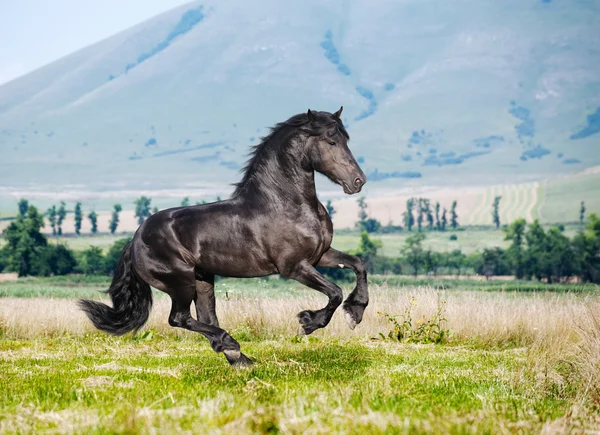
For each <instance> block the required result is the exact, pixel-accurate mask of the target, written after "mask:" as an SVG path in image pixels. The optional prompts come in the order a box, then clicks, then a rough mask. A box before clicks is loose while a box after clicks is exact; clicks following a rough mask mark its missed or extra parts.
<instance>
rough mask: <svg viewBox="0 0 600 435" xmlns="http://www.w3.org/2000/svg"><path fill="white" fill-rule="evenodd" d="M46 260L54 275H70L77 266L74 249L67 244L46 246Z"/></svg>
mask: <svg viewBox="0 0 600 435" xmlns="http://www.w3.org/2000/svg"><path fill="white" fill-rule="evenodd" d="M46 262H47V265H48V268H49V269H50V271H51V272H52V274H54V275H68V274H69V273H71V272H73V271H74V270H75V267H76V266H77V260H75V256H74V255H73V251H71V250H70V249H69V248H67V247H66V246H65V245H48V246H47V247H46Z"/></svg>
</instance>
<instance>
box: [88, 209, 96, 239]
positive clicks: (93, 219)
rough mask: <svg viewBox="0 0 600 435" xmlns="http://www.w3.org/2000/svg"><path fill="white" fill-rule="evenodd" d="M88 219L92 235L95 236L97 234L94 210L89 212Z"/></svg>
mask: <svg viewBox="0 0 600 435" xmlns="http://www.w3.org/2000/svg"><path fill="white" fill-rule="evenodd" d="M88 219H89V220H90V223H91V224H92V234H96V233H97V232H98V215H97V214H96V212H95V211H94V210H92V211H91V212H89V214H88Z"/></svg>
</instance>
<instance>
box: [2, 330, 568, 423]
mask: <svg viewBox="0 0 600 435" xmlns="http://www.w3.org/2000/svg"><path fill="white" fill-rule="evenodd" d="M242 345H243V348H244V351H245V352H246V353H247V354H248V355H249V356H250V357H251V358H252V359H254V360H255V361H256V363H257V364H256V365H255V366H254V367H253V368H249V369H237V370H236V369H231V368H229V367H228V366H227V364H226V362H225V359H224V358H223V357H222V356H221V355H216V354H215V353H214V352H213V351H212V350H211V349H210V348H209V346H208V344H207V342H206V341H205V340H204V339H202V338H200V337H199V336H195V335H193V334H189V333H188V334H185V335H183V336H176V335H174V334H165V335H159V334H154V335H153V336H151V337H150V339H146V340H143V339H141V340H140V339H137V340H136V339H131V338H127V337H125V338H113V337H108V336H105V335H100V334H96V333H94V334H87V335H83V336H79V337H74V336H60V337H56V338H46V339H36V340H31V341H28V340H10V339H2V340H1V341H0V373H2V382H3V385H4V386H5V387H4V388H2V389H0V412H1V417H0V429H1V430H2V432H6V433H8V432H13V431H14V432H37V431H47V430H52V431H57V432H66V431H75V432H86V433H115V432H127V433H140V432H149V431H151V430H152V429H153V428H155V429H158V430H160V431H161V432H163V433H175V432H180V431H190V432H193V433H206V432H209V431H214V430H222V431H224V432H229V433H277V432H278V431H280V430H281V431H284V432H291V433H303V432H304V431H311V432H324V431H326V432H328V431H334V432H347V433H384V432H386V433H400V432H407V433H427V432H429V433H430V432H437V433H440V432H446V433H464V432H465V431H469V432H472V431H477V432H498V431H500V430H501V429H503V430H504V431H506V430H509V431H513V430H515V429H516V428H519V430H520V431H526V432H534V431H538V430H539V429H540V428H541V427H542V425H543V424H544V422H547V421H549V420H552V419H556V418H559V417H561V416H564V415H565V414H566V413H567V412H568V410H569V406H570V402H569V399H568V397H569V396H568V394H565V392H564V391H562V390H561V389H559V388H557V389H553V388H548V389H546V390H543V389H542V390H535V389H532V386H533V385H534V383H535V380H534V379H533V378H529V377H528V375H527V374H526V373H525V372H524V371H523V365H524V364H525V362H526V359H527V352H526V350H525V349H515V350H512V351H492V350H482V349H471V348H468V347H461V346H457V347H451V346H433V345H402V344H398V343H392V342H375V343H373V342H370V341H364V340H358V341H337V340H334V339H324V340H319V339H315V338H311V339H307V340H297V339H289V338H287V339H286V338H282V339H280V340H277V341H252V342H244V343H242ZM74 350H75V352H74Z"/></svg>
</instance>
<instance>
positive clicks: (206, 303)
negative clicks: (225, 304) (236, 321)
mask: <svg viewBox="0 0 600 435" xmlns="http://www.w3.org/2000/svg"><path fill="white" fill-rule="evenodd" d="M194 305H195V306H196V319H198V321H199V322H202V323H205V324H207V325H211V326H219V320H218V319H217V312H216V309H215V276H214V275H205V274H202V275H200V274H196V293H195V295H194Z"/></svg>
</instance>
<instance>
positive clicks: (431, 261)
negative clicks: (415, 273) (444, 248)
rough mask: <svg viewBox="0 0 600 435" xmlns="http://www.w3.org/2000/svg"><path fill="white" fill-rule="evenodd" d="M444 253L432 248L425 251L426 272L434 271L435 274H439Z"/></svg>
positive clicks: (424, 264) (424, 266) (424, 263)
mask: <svg viewBox="0 0 600 435" xmlns="http://www.w3.org/2000/svg"><path fill="white" fill-rule="evenodd" d="M442 261H443V258H442V254H441V253H440V252H434V251H431V250H429V249H428V250H427V251H425V252H424V253H423V268H424V270H425V273H427V274H429V273H432V274H433V275H437V271H438V269H439V268H440V266H441V265H442Z"/></svg>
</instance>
